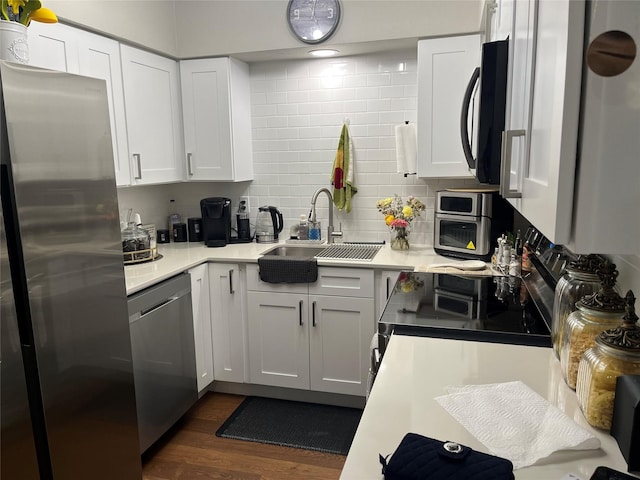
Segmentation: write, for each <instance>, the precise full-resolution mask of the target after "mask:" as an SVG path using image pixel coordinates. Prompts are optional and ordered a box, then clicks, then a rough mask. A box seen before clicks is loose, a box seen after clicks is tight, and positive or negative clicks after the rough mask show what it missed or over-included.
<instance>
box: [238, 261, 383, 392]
mask: <svg viewBox="0 0 640 480" xmlns="http://www.w3.org/2000/svg"><path fill="white" fill-rule="evenodd" d="M249 269H250V271H248V272H247V280H248V288H249V291H248V294H247V300H248V321H249V336H248V338H249V380H250V382H251V383H256V384H263V385H273V386H278V387H288V388H299V389H310V390H314V391H321V392H332V393H340V394H347V395H359V396H364V395H365V393H366V380H367V372H368V368H369V364H368V362H369V345H370V341H371V337H372V335H373V332H374V327H375V308H374V295H373V293H374V288H373V271H372V270H365V269H352V268H332V267H321V268H320V269H319V275H318V281H317V282H315V283H313V284H309V285H306V284H291V285H288V284H269V283H265V282H261V281H260V280H259V277H258V271H257V266H250V267H249ZM287 290H289V291H287ZM321 293H330V295H321ZM338 293H341V295H339V294H338Z"/></svg>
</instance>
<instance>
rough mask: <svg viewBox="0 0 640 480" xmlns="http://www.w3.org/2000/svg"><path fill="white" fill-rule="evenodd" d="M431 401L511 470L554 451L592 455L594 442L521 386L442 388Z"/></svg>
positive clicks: (515, 383) (597, 445) (585, 431)
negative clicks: (507, 462)
mask: <svg viewBox="0 0 640 480" xmlns="http://www.w3.org/2000/svg"><path fill="white" fill-rule="evenodd" d="M447 391H448V392H449V395H443V396H441V397H436V398H435V400H436V401H437V402H438V403H439V404H440V405H441V406H442V407H443V408H444V409H445V410H446V411H447V412H449V414H450V415H451V416H452V417H453V418H455V419H456V420H457V421H458V422H459V423H460V424H461V425H462V426H463V427H464V428H466V429H467V430H468V431H469V433H471V434H472V435H473V436H474V437H476V438H477V439H478V440H479V441H480V442H482V444H483V445H484V446H486V447H487V448H488V449H489V450H490V451H491V452H492V453H493V454H494V455H497V456H499V457H503V458H508V459H509V460H511V462H513V468H514V469H518V468H522V467H526V466H528V465H533V464H534V463H535V462H536V461H538V460H540V459H542V458H545V457H548V456H549V455H551V454H552V453H553V452H555V451H558V450H593V449H597V448H600V440H599V439H598V438H597V437H595V436H593V435H592V434H591V433H590V432H588V431H587V430H585V429H584V428H582V427H581V426H580V425H578V424H577V423H575V422H574V421H573V420H572V419H571V418H569V417H568V416H567V415H566V414H565V413H564V412H562V411H561V410H560V409H559V408H557V407H556V406H554V405H552V404H551V403H549V402H548V401H547V400H546V399H544V398H543V397H541V396H540V395H538V394H537V393H536V392H534V391H533V390H531V388H529V387H528V386H527V385H525V384H524V383H522V382H508V383H494V384H489V385H464V386H460V387H447Z"/></svg>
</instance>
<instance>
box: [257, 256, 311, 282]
mask: <svg viewBox="0 0 640 480" xmlns="http://www.w3.org/2000/svg"><path fill="white" fill-rule="evenodd" d="M258 270H259V273H260V280H262V281H263V282H267V283H313V282H315V281H316V280H317V279H318V261H317V260H316V259H315V258H313V257H301V258H284V257H275V256H274V257H268V256H267V257H259V258H258Z"/></svg>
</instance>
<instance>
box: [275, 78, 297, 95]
mask: <svg viewBox="0 0 640 480" xmlns="http://www.w3.org/2000/svg"><path fill="white" fill-rule="evenodd" d="M295 90H298V79H297V78H283V79H280V80H277V81H276V91H277V92H291V91H295Z"/></svg>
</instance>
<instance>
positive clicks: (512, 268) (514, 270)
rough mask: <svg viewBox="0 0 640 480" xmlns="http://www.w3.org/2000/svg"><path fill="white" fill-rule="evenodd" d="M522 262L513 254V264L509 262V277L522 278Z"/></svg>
mask: <svg viewBox="0 0 640 480" xmlns="http://www.w3.org/2000/svg"><path fill="white" fill-rule="evenodd" d="M520 271H521V268H520V260H519V259H518V256H517V255H516V254H515V253H512V254H511V262H509V276H511V277H519V276H520Z"/></svg>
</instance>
